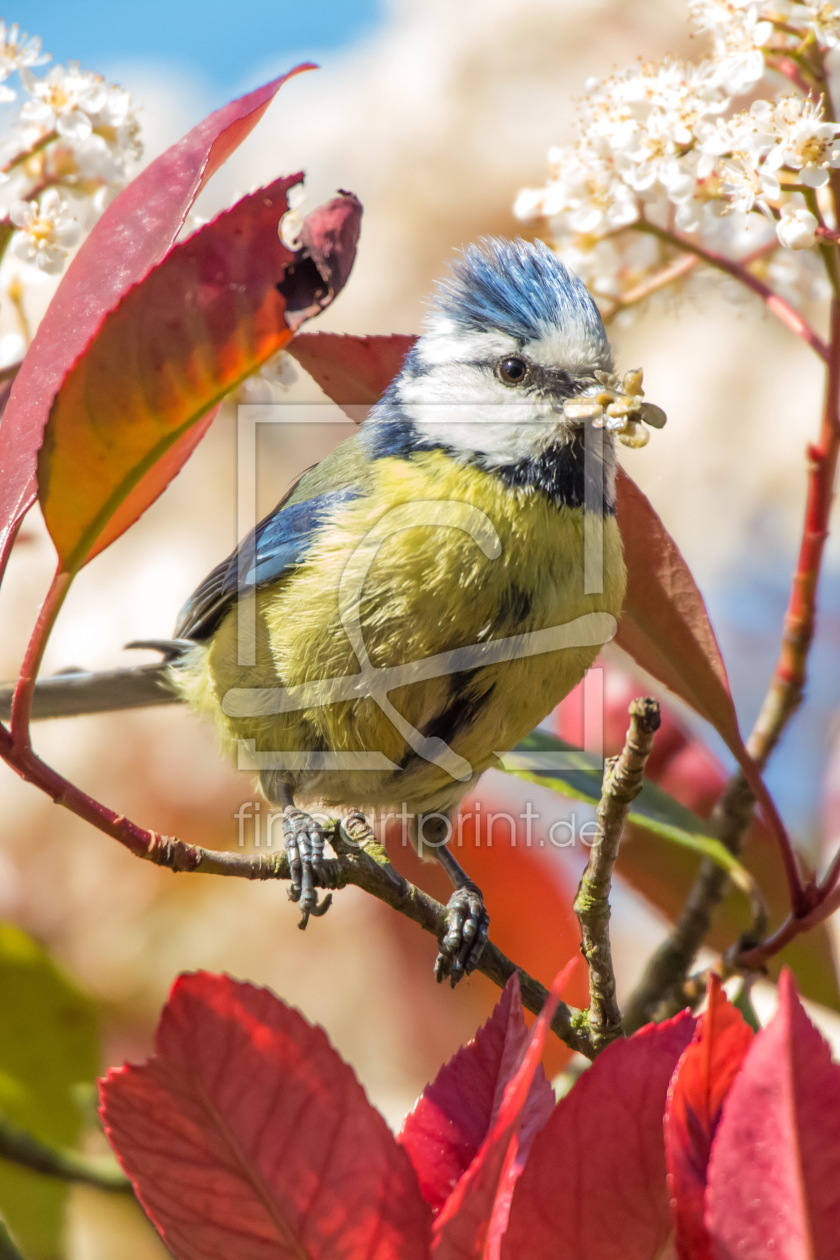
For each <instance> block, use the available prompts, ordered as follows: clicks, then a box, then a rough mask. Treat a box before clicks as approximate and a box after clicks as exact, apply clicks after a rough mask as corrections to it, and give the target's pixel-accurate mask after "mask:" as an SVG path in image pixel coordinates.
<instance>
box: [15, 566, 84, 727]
mask: <svg viewBox="0 0 840 1260" xmlns="http://www.w3.org/2000/svg"><path fill="white" fill-rule="evenodd" d="M71 581H72V574H70V573H67V572H65V571H64V570H63V569H61V568H59V569H58V570H57V571H56V573H55V575H54V577H53V580H52V582H51V583H50V587H49V590H48V591H47V594H46V597H45V599H44V602H43V604H42V605H41V610H40V612H39V613H38V619H37V621H36V622H35V627H34V629H33V631H32V635H31V637H30V639H29V643H28V645H27V648H26V654H25V656H24V658H23V664H22V666H21V671H20V677H19V678H18V680H17V684H16V686H15V693H14V696H13V697H12V716H11V738H12V742H13V744H14V745H15V747H16V748H17V749H18V750H19V751H24V750H28V749H31V747H32V741H31V737H30V733H29V722H30V718H31V714H32V697H33V694H34V691H35V681H36V679H37V677H38V670H39V669H40V667H41V661H42V659H43V655H44V649H45V648H46V645H47V639H48V638H49V636H50V631H51V630H52V628H53V626H54V625H55V619H56V617H57V616H58V614H59V612H60V611H61V606H62V604H63V603H64V600H65V597H66V595H67V592H68V590H69V588H70V583H71Z"/></svg>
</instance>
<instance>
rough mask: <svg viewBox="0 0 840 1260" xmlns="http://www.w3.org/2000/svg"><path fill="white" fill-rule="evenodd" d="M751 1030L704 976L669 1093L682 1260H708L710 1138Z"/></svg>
mask: <svg viewBox="0 0 840 1260" xmlns="http://www.w3.org/2000/svg"><path fill="white" fill-rule="evenodd" d="M752 1039H753V1031H752V1029H751V1028H750V1027H749V1025H748V1024H747V1023H746V1022H745V1020H744V1018H743V1016H742V1015H741V1012H740V1011H738V1010H737V1009H736V1008H735V1007H734V1006H733V1005H732V1003H731V1002H729V1001H728V1000H727V997H726V994H725V993H724V992H723V989H722V988H721V984H720V980H719V979H718V977H717V976H714V975H713V976H710V977H709V993H708V1006H707V1008H706V1010H705V1011H704V1013H703V1014H702V1015H701V1016H700V1019H699V1020H698V1022H697V1030H696V1032H695V1034H694V1040H693V1041H692V1042H691V1044H690V1045H689V1046H688V1047H687V1049H686V1050H685V1052H684V1053H683V1055H682V1058H681V1059H680V1061H679V1063H678V1064H677V1070H676V1071H675V1073H674V1076H673V1079H672V1081H671V1087H670V1089H669V1090H668V1104H667V1107H666V1110H665V1158H666V1162H667V1165H668V1189H669V1191H670V1193H671V1208H672V1211H673V1213H674V1223H675V1225H676V1229H677V1251H678V1253H679V1256H680V1258H681V1260H712V1250H711V1242H710V1239H709V1235H708V1233H707V1231H706V1227H705V1225H704V1223H703V1213H704V1207H705V1193H706V1176H707V1172H708V1165H709V1154H710V1152H711V1149H712V1139H713V1138H714V1136H715V1132H716V1130H717V1126H718V1122H719V1120H720V1116H721V1111H722V1109H723V1103H724V1100H725V1098H726V1096H727V1094H728V1093H729V1090H730V1088H731V1086H732V1082H733V1081H734V1080H735V1077H736V1076H737V1075H738V1072H739V1071H740V1069H741V1065H742V1063H743V1061H744V1056H745V1055H746V1053H747V1051H748V1050H749V1048H750V1043H751V1042H752Z"/></svg>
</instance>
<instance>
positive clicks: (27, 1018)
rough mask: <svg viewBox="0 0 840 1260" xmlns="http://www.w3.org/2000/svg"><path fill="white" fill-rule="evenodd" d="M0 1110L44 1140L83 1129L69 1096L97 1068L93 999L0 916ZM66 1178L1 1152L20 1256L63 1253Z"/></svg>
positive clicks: (1, 1191) (3, 1193)
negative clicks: (42, 1173)
mask: <svg viewBox="0 0 840 1260" xmlns="http://www.w3.org/2000/svg"><path fill="white" fill-rule="evenodd" d="M0 1027H2V1033H3V1035H2V1037H0V1112H2V1114H3V1115H4V1116H6V1117H8V1119H9V1120H11V1121H13V1122H14V1123H15V1124H16V1125H18V1126H20V1128H22V1129H25V1130H26V1131H27V1132H29V1133H32V1134H34V1136H35V1137H38V1138H40V1139H41V1140H42V1141H44V1142H47V1143H49V1145H51V1146H66V1147H72V1146H73V1145H74V1144H75V1143H76V1142H77V1140H78V1138H79V1134H80V1132H81V1129H82V1123H83V1121H82V1115H81V1112H80V1110H79V1107H78V1105H77V1103H76V1099H75V1090H76V1089H77V1088H78V1085H79V1083H80V1082H85V1083H88V1082H90V1081H92V1080H93V1079H94V1077H95V1076H96V1075H97V1073H98V1071H99V1037H98V1029H97V1020H96V1016H95V1013H94V1008H93V1004H92V1003H91V1001H90V1000H89V999H88V998H86V997H84V996H83V995H82V994H81V993H80V992H79V991H78V990H77V989H76V988H75V986H74V985H73V984H72V983H71V981H70V980H69V979H68V978H67V977H66V976H65V975H64V974H63V973H62V972H61V971H60V970H59V969H58V967H57V966H56V964H55V963H54V962H53V961H52V959H51V958H50V957H49V955H48V954H47V953H46V952H45V950H43V949H42V948H41V946H39V945H37V944H36V943H35V942H34V941H33V940H32V939H31V938H30V937H28V936H26V935H25V933H23V932H21V931H20V930H19V929H18V928H16V927H13V926H11V925H9V924H0ZM66 1197H67V1186H66V1185H63V1184H62V1183H61V1182H58V1181H55V1180H53V1179H52V1178H48V1177H43V1176H40V1175H39V1174H38V1173H33V1172H28V1171H27V1170H25V1169H23V1168H18V1167H16V1166H15V1165H14V1164H11V1163H9V1162H7V1161H5V1160H0V1215H1V1216H2V1217H3V1219H4V1220H5V1221H6V1223H7V1224H8V1226H9V1229H10V1230H11V1232H12V1234H13V1235H14V1237H15V1239H16V1240H17V1242H18V1244H19V1245H20V1248H21V1250H22V1252H23V1253H24V1255H25V1256H26V1257H27V1260H55V1257H56V1256H58V1255H59V1254H62V1252H63V1248H62V1234H63V1215H64V1204H65V1201H66Z"/></svg>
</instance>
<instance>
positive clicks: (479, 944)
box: [435, 882, 490, 989]
mask: <svg viewBox="0 0 840 1260" xmlns="http://www.w3.org/2000/svg"><path fill="white" fill-rule="evenodd" d="M489 930H490V916H489V915H488V913H487V909H486V907H485V905H484V897H483V896H482V893H481V889H480V888H477V887H476V885H475V884H473V883H471V882H467V883H464V884H462V885H461V886H460V887H459V888H456V889H455V891H454V893H453V894H452V896H451V897H450V898H449V901H448V902H447V905H446V921H445V923H444V928H443V934H442V936H441V938H440V952H439V954H438V956H437V961H436V962H435V979H436V980H437V982H438V984H440V983H441V981H443V980H445V979H446V977H447V976H448V977H449V983H450V984H451V986H452V988H453V989H454V988H455V985H456V984H457V983H458V981H459V980H460V979H461V977H462V976H468V975H469V974H470V972H471V971H475V969H476V967H477V966H478V963H479V960H480V958H481V955H482V952H483V950H484V946H485V945H486V944H487V936H488V933H489Z"/></svg>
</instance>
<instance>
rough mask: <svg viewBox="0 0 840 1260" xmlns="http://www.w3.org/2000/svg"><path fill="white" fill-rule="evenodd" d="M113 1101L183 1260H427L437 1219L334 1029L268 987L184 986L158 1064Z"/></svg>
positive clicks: (218, 982)
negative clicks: (331, 1037) (220, 1259)
mask: <svg viewBox="0 0 840 1260" xmlns="http://www.w3.org/2000/svg"><path fill="white" fill-rule="evenodd" d="M101 1091H102V1115H103V1119H104V1122H105V1128H106V1132H107V1134H108V1137H109V1139H110V1141H111V1143H112V1145H113V1147H114V1149H115V1151H116V1152H117V1156H118V1158H119V1160H120V1163H121V1164H122V1166H123V1168H124V1169H125V1171H126V1173H127V1174H128V1176H129V1177H130V1178H131V1180H132V1183H133V1184H134V1187H135V1189H136V1191H137V1194H138V1197H139V1199H140V1201H141V1203H142V1204H143V1206H144V1208H145V1209H146V1211H147V1213H148V1214H149V1216H150V1217H151V1219H152V1221H153V1222H154V1224H155V1225H156V1226H157V1228H158V1230H159V1232H160V1234H161V1237H162V1238H163V1240H164V1242H165V1243H166V1245H167V1247H168V1248H169V1249H170V1251H171V1252H172V1254H173V1255H174V1256H175V1257H176V1258H177V1260H208V1258H209V1257H214V1256H225V1257H231V1260H232V1258H233V1257H236V1260H283V1258H284V1257H288V1258H289V1260H301V1257H304V1256H305V1257H307V1260H427V1258H428V1255H429V1227H430V1220H431V1212H430V1210H429V1208H428V1206H427V1205H426V1204H425V1203H424V1202H423V1199H422V1197H421V1195H420V1191H419V1189H418V1186H417V1180H416V1178H415V1176H414V1173H413V1171H412V1168H411V1165H410V1163H409V1161H408V1157H407V1156H406V1154H405V1152H404V1151H403V1150H402V1149H401V1148H400V1146H399V1145H398V1144H397V1142H396V1139H395V1138H394V1136H393V1135H392V1133H391V1131H390V1130H389V1129H388V1126H387V1125H386V1124H385V1121H384V1120H383V1119H382V1117H381V1116H380V1115H379V1113H378V1112H376V1111H374V1109H373V1108H372V1107H371V1106H370V1104H369V1102H368V1100H367V1098H366V1097H365V1094H364V1091H363V1090H362V1087H361V1085H360V1084H359V1082H358V1081H357V1080H356V1077H355V1075H354V1074H353V1072H352V1070H351V1069H350V1068H349V1067H348V1066H347V1064H346V1063H344V1061H343V1060H342V1059H340V1058H339V1056H338V1055H337V1054H336V1052H335V1050H333V1048H332V1046H330V1044H329V1042H328V1041H327V1038H326V1036H325V1034H324V1033H323V1032H322V1030H321V1029H320V1028H315V1027H313V1026H312V1025H311V1024H308V1023H307V1022H306V1020H304V1019H303V1017H302V1016H301V1015H299V1014H298V1012H297V1011H294V1010H292V1009H291V1008H290V1007H288V1006H286V1005H285V1004H284V1003H283V1002H281V1001H280V999H279V998H277V997H275V996H274V994H273V993H271V992H269V990H268V989H258V988H256V987H254V986H253V985H250V984H243V983H240V982H238V981H236V980H232V979H230V977H227V976H213V975H209V974H207V973H205V972H199V973H197V974H195V975H188V976H182V977H181V978H180V979H179V980H177V981H176V983H175V985H174V988H173V990H172V994H171V996H170V999H169V1002H168V1003H167V1005H166V1007H165V1008H164V1012H163V1015H162V1018H161V1022H160V1026H159V1028H158V1032H157V1038H156V1054H155V1057H154V1058H152V1059H151V1060H150V1061H149V1062H148V1063H146V1064H144V1065H143V1066H142V1067H133V1066H129V1067H124V1068H119V1069H116V1070H114V1071H112V1072H110V1073H109V1075H108V1076H107V1077H106V1078H105V1080H104V1081H103V1082H102V1086H101Z"/></svg>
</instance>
